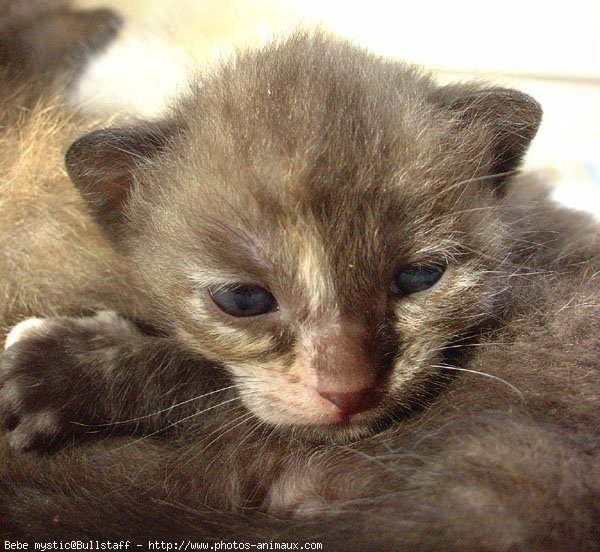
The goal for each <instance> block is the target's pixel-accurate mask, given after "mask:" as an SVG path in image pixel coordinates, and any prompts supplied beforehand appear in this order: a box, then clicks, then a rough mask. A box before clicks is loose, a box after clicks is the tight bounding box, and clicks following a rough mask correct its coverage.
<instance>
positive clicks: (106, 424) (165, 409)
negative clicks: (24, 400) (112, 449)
mask: <svg viewBox="0 0 600 552" xmlns="http://www.w3.org/2000/svg"><path fill="white" fill-rule="evenodd" d="M236 387H237V385H229V386H227V387H222V388H221V389H217V390H216V391H210V392H209V393H204V394H203V395H197V396H196V397H192V398H191V399H186V400H185V401H181V402H179V403H177V404H174V405H171V406H168V407H167V408H163V409H162V410H157V411H156V412H152V413H151V414H144V415H143V416H137V417H136V418H129V419H128V420H119V421H118V422H107V423H105V424H83V423H81V422H71V423H72V424H73V425H78V426H83V427H108V426H116V425H121V424H127V423H130V422H137V421H139V420H145V419H146V418H152V417H153V416H157V415H158V414H163V413H164V412H170V411H172V410H174V409H175V408H178V407H180V406H183V405H185V404H188V403H191V402H193V401H197V400H200V399H203V398H204V397H208V396H210V395H215V394H216V393H222V392H223V391H228V390H229V389H235V388H236ZM217 406H218V405H217ZM211 408H213V407H211ZM207 410H210V408H209V409H207Z"/></svg>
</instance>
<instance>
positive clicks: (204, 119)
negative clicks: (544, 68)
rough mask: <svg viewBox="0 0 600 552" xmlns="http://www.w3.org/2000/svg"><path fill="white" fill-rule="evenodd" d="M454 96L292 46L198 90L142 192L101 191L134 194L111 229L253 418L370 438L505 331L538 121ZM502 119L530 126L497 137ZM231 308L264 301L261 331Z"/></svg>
mask: <svg viewBox="0 0 600 552" xmlns="http://www.w3.org/2000/svg"><path fill="white" fill-rule="evenodd" d="M460 92H461V93H460V94H457V93H451V91H448V89H440V88H436V87H435V86H434V85H433V84H432V83H431V81H430V80H429V79H428V78H427V77H424V76H422V75H419V74H418V73H416V72H415V71H414V70H410V69H406V68H404V67H403V66H400V65H398V64H395V63H390V62H384V61H381V60H379V59H376V58H373V57H371V56H368V55H367V54H365V53H363V52H360V51H357V50H356V49H354V48H353V47H352V46H349V45H347V44H344V43H337V42H331V41H328V40H326V39H323V38H322V37H316V38H312V39H311V38H307V37H296V38H295V39H293V40H292V41H290V42H289V43H287V44H285V45H282V46H279V47H273V48H272V49H267V50H265V51H264V52H262V53H260V54H258V55H257V56H256V57H247V58H242V59H240V60H239V62H238V64H237V65H236V66H231V67H226V68H225V69H224V70H223V72H222V74H221V75H218V76H216V77H215V78H214V79H213V80H209V81H208V82H205V83H202V84H200V85H199V86H198V88H197V90H196V91H195V92H194V93H193V94H192V95H191V97H190V98H188V99H187V100H186V101H184V102H183V103H182V105H181V106H180V108H179V111H177V112H176V113H175V114H174V116H173V118H172V120H171V122H170V123H168V125H167V126H168V127H169V128H171V130H170V131H168V132H164V136H165V137H166V138H165V144H166V145H164V147H161V148H155V149H156V150H158V149H159V150H160V152H158V153H157V152H156V151H154V152H153V153H152V154H149V153H148V152H147V150H148V149H152V148H148V147H146V149H144V150H143V151H144V155H145V156H146V157H147V158H149V159H150V161H149V162H148V163H143V164H142V165H141V166H138V167H137V168H135V169H134V170H133V171H132V172H133V174H134V177H133V178H131V177H130V174H131V172H128V173H124V174H125V176H123V175H119V176H118V177H115V176H114V170H113V172H111V173H110V175H109V177H105V178H104V180H105V189H104V191H103V192H102V193H103V194H104V195H103V197H104V198H106V197H108V198H109V203H110V201H112V200H110V198H111V197H112V196H111V193H112V192H107V191H106V181H109V182H110V183H113V182H117V184H116V185H114V186H113V185H112V184H109V186H108V189H109V190H117V196H119V193H120V192H119V191H120V190H122V189H127V193H128V194H129V195H128V196H127V198H126V199H123V198H122V197H121V196H119V199H118V200H117V201H113V202H112V203H113V207H112V209H113V210H114V211H116V212H118V213H121V212H124V215H123V216H122V217H121V220H118V221H116V222H115V217H114V216H113V215H111V216H110V217H108V219H107V220H108V222H106V220H105V219H103V218H102V217H103V215H102V213H101V214H100V216H99V219H100V221H101V222H103V220H104V224H105V225H106V226H107V227H109V232H111V233H113V235H116V236H117V240H118V242H119V244H120V246H121V247H123V248H124V249H125V250H127V251H128V252H129V254H130V256H131V257H132V258H133V260H134V263H135V264H136V266H137V267H138V268H139V271H140V274H141V275H142V277H143V282H144V286H145V287H146V289H147V290H148V294H149V296H150V297H151V298H152V300H153V303H154V305H155V306H156V308H157V311H158V312H160V313H162V315H163V317H164V318H165V319H167V320H168V322H169V323H170V324H171V325H172V327H173V328H174V331H175V333H176V334H177V335H178V337H179V338H180V339H181V340H182V341H183V342H185V343H186V344H187V345H188V346H189V347H191V348H192V349H194V350H196V351H197V352H198V353H199V354H201V355H204V356H206V357H208V358H211V359H214V360H215V361H217V362H218V363H220V364H222V365H223V366H225V367H226V369H228V370H229V372H230V373H231V375H232V377H233V379H234V380H235V382H236V383H237V385H238V391H239V394H240V396H241V397H242V400H243V401H244V403H245V404H246V405H247V407H248V408H249V409H250V410H251V411H252V412H253V413H254V414H256V415H257V416H258V417H259V418H260V419H262V420H264V421H266V422H268V423H271V424H274V425H279V426H293V427H303V428H304V430H305V431H306V432H307V433H313V434H317V435H319V436H323V435H325V436H330V437H332V438H335V439H345V438H349V437H354V436H357V435H361V434H365V433H368V432H369V431H372V430H373V428H374V427H375V426H376V425H377V424H378V423H379V422H383V421H385V420H386V419H389V417H390V416H391V415H392V414H393V413H394V412H395V411H398V410H399V409H400V410H402V409H408V408H410V407H411V406H412V405H414V404H415V402H418V400H419V399H420V398H421V397H422V396H423V394H424V393H425V391H426V384H427V381H428V380H429V378H430V377H431V376H433V375H434V374H436V373H437V372H438V370H439V368H438V365H439V363H440V362H441V361H442V358H443V349H444V347H445V346H446V345H448V344H449V343H451V342H453V341H454V340H456V339H457V338H460V337H461V336H464V335H465V334H467V333H468V332H469V331H470V330H471V329H472V328H474V327H475V326H476V325H478V324H480V323H482V322H484V321H485V320H486V319H487V318H488V317H490V316H491V315H492V311H493V309H494V302H495V301H497V300H498V296H499V293H500V291H501V289H502V278H501V274H502V263H503V261H504V260H505V259H506V257H507V253H508V247H509V246H508V244H507V242H506V240H505V231H504V229H503V226H502V223H501V208H500V207H499V206H498V199H497V195H498V193H497V192H498V189H497V188H498V178H497V177H496V176H495V175H496V173H498V172H503V171H505V170H510V169H511V168H512V167H513V166H514V164H516V162H517V161H518V158H519V157H520V155H521V154H522V152H523V150H524V148H525V147H526V143H527V140H525V141H524V143H523V144H522V146H519V145H518V140H517V139H513V140H507V138H506V136H505V134H506V133H509V134H510V133H513V134H514V133H515V132H516V131H515V127H516V128H519V129H520V130H521V133H520V135H519V136H520V137H521V138H522V136H523V135H530V136H531V137H532V136H533V134H534V133H535V128H537V123H538V122H539V108H538V107H537V104H535V103H534V102H532V101H531V100H529V99H528V98H527V97H525V96H522V95H519V94H518V93H510V92H507V91H501V92H498V93H489V92H486V91H485V89H484V91H483V92H481V91H480V90H479V89H477V88H467V89H465V90H463V89H461V91H460ZM469 94H471V95H472V96H473V97H474V98H475V100H474V101H471V102H470V103H469V102H468V101H466V100H465V97H468V96H469ZM502 94H504V95H507V94H508V98H509V103H510V102H512V104H514V105H513V107H512V108H507V107H506V105H505V104H506V101H505V100H506V98H505V97H503V96H502ZM490 95H491V96H492V97H491V99H490ZM457 98H458V100H457ZM524 98H527V100H525V99H524ZM465 102H466V103H465ZM527 102H530V103H529V104H528V103H527ZM488 104H489V105H488ZM456 105H458V107H456ZM465 106H466V107H465ZM507 110H508V111H509V112H510V113H511V114H513V115H514V114H517V115H518V114H519V113H520V114H521V116H520V117H517V119H518V120H517V121H515V124H514V125H513V126H510V125H509V127H507V128H508V130H506V129H504V131H503V127H502V126H501V125H505V126H506V125H507V121H509V120H510V117H508V118H507V117H506V111H507ZM519 110H520V111H519ZM480 111H481V112H482V113H483V116H482V115H481V114H480ZM493 114H497V115H498V117H500V121H501V122H499V123H497V124H496V123H493V120H494V119H493V117H492V115H493ZM524 114H527V115H528V116H529V119H530V120H527V118H526V117H525V116H524ZM490 121H492V122H490ZM532 121H533V122H532ZM530 127H532V128H533V130H532V129H531V128H530ZM173 128H174V129H176V130H173ZM523 129H526V130H525V131H523ZM527 133H529V134H527ZM134 135H135V134H133V136H134ZM157 135H158V134H157V132H156V131H154V134H152V136H154V138H156V136H157ZM103 136H104V137H103V139H102V140H98V139H93V138H90V139H87V141H86V138H85V137H84V138H83V139H82V140H80V144H79V145H78V144H77V143H76V144H75V146H73V148H72V149H75V150H76V151H77V153H78V156H77V159H75V156H74V155H72V156H71V157H69V155H68V156H67V166H68V168H69V170H70V174H71V175H72V177H73V180H74V181H75V183H76V184H77V185H78V186H79V187H80V188H81V189H83V190H84V192H86V193H87V194H88V195H90V194H91V195H93V194H94V190H95V188H94V185H93V184H92V185H90V183H89V178H87V179H86V177H85V176H82V175H85V174H88V175H89V174H90V170H89V159H88V161H86V155H87V158H90V155H88V154H87V152H88V150H90V149H91V150H93V148H94V147H95V148H96V149H97V148H98V147H99V146H98V143H99V142H100V143H102V142H104V143H106V136H105V135H103ZM146 136H148V132H146ZM119 139H120V141H121V142H123V140H124V138H123V135H122V134H120V138H119ZM141 142H142V140H140V139H139V138H138V139H137V141H136V142H135V144H138V145H139V144H140V143H141ZM154 142H156V140H154ZM146 143H149V142H148V140H146ZM128 147H130V148H132V146H130V145H128ZM123 149H125V148H122V147H121V148H120V150H121V151H122V150H123ZM140 151H141V150H140ZM118 155H121V154H118ZM93 156H95V157H93ZM138 157H139V156H138ZM96 158H98V154H97V151H96V152H94V153H93V154H92V161H93V160H94V159H96ZM80 159H83V161H80ZM122 162H123V159H122V155H121V157H119V163H122ZM78 163H82V164H83V165H84V166H83V167H78V165H77V164H78ZM86 163H87V166H85V164H86ZM119 163H115V165H114V167H117V168H118V167H119V166H120V165H119ZM86 170H87V172H85V171H86ZM97 180H102V179H99V178H96V181H97ZM130 190H132V191H131V192H130ZM96 197H97V196H96ZM104 203H105V205H104V206H103V209H104V212H105V211H106V200H104ZM92 205H93V202H92ZM114 205H116V207H114ZM121 206H124V207H121ZM119 216H121V215H119ZM117 218H119V217H117ZM115 227H116V228H117V229H118V230H117V231H115V230H114V228H115ZM407 282H408V283H407ZM240 286H242V290H241V291H240ZM236 288H237V289H238V292H237V296H235V297H232V296H231V293H233V292H232V289H236ZM261 294H262V295H261ZM236 297H237V299H236ZM236 300H238V301H242V303H239V304H241V305H242V307H243V308H248V304H249V303H248V301H251V302H252V301H257V302H258V303H253V305H258V307H256V308H257V312H258V314H255V315H252V316H238V315H236V314H235V312H236V311H235V309H237V308H238V306H239V305H238V304H237V303H235V301H236ZM219 301H221V302H222V303H223V302H224V303H223V304H221V305H219ZM227 301H229V303H227ZM232 301H233V303H232ZM260 301H263V302H264V305H263V304H262V303H260ZM234 303H235V304H234ZM232 304H233V305H234V306H233V307H231V305H232ZM223 305H225V306H226V308H225V309H224V308H223ZM227 305H229V306H227ZM236 305H238V306H236ZM265 305H266V306H265ZM232 308H233V309H234V310H233V312H234V314H231V312H227V311H228V310H229V311H232ZM252 308H255V306H253V307H252ZM247 312H253V311H252V309H250V310H249V311H247Z"/></svg>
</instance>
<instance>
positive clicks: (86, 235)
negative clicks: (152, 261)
mask: <svg viewBox="0 0 600 552" xmlns="http://www.w3.org/2000/svg"><path fill="white" fill-rule="evenodd" d="M117 27H118V18H117V17H116V16H115V15H114V14H112V13H111V12H108V11H106V10H94V11H86V12H82V11H75V10H72V9H70V8H69V3H68V2H65V1H58V0H57V1H52V0H28V1H27V2H23V1H21V0H4V1H0V85H1V86H0V164H1V166H2V171H1V173H0V235H1V236H2V239H1V242H2V244H1V245H0V298H1V299H0V337H1V338H2V339H3V338H4V337H5V336H6V333H7V332H8V331H9V329H10V328H11V327H12V326H14V325H15V324H16V323H17V322H19V321H20V320H22V319H23V318H26V317H28V316H52V315H66V314H71V315H73V314H78V313H81V312H82V310H83V309H88V308H100V309H101V308H105V309H106V308H119V309H120V310H121V312H134V311H135V302H136V301H135V299H134V296H135V292H134V290H133V288H131V285H130V282H129V281H128V269H127V262H126V259H124V258H122V257H121V256H119V255H116V254H115V253H114V251H113V249H112V248H111V246H110V245H109V243H108V241H107V240H106V238H105V237H104V236H103V235H102V234H101V232H100V231H99V229H98V228H97V227H96V225H95V224H94V222H93V220H92V218H91V216H90V213H89V211H88V209H87V207H86V206H85V204H84V202H83V201H82V199H81V197H80V195H79V194H78V193H77V191H76V190H75V189H74V188H73V185H72V184H71V182H70V181H69V179H68V177H67V176H66V174H65V171H64V168H63V159H64V152H65V150H66V148H67V146H68V145H69V144H70V143H71V142H72V141H73V140H74V139H75V138H76V137H77V136H78V135H80V134H81V133H82V132H85V131H87V130H89V129H90V128H91V127H92V126H94V125H96V126H97V125H98V124H99V123H98V121H97V120H94V119H85V118H83V117H81V115H80V113H79V112H78V111H77V110H74V109H66V108H65V106H64V105H63V98H64V95H65V90H66V89H68V88H69V87H70V86H71V85H72V82H73V80H74V79H75V78H76V77H77V74H78V73H79V71H81V69H82V68H83V67H84V66H85V65H86V60H87V59H88V56H89V54H91V53H93V52H94V51H96V50H98V49H100V48H102V47H103V45H104V44H105V43H106V42H108V41H109V40H110V39H111V37H112V36H114V34H115V32H116V30H117Z"/></svg>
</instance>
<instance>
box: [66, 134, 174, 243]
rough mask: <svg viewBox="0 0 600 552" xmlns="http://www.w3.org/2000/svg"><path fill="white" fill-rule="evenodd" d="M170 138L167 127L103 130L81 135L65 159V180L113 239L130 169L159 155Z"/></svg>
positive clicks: (118, 230)
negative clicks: (76, 191)
mask: <svg viewBox="0 0 600 552" xmlns="http://www.w3.org/2000/svg"><path fill="white" fill-rule="evenodd" d="M172 135H173V132H172V128H171V127H169V126H167V125H158V124H157V125H156V126H148V127H131V128H105V129H99V130H94V131H92V132H90V133H88V134H84V135H83V136H82V137H81V138H79V139H78V140H76V141H75V142H74V143H73V144H71V146H70V147H69V149H68V150H67V153H66V156H65V165H66V168H67V173H68V174H69V177H70V178H71V180H72V181H73V184H75V187H76V188H77V189H78V190H79V192H80V193H81V195H82V196H83V198H84V199H85V200H86V202H87V203H88V205H89V206H90V208H91V209H92V214H93V215H94V218H95V219H96V221H97V222H98V224H100V226H101V227H102V228H103V229H104V231H105V232H106V233H107V234H108V235H109V237H111V238H112V239H115V240H117V239H118V238H119V236H120V234H121V227H122V224H123V210H124V208H125V206H126V204H127V200H128V199H129V196H130V194H131V191H132V188H133V185H134V182H135V177H134V170H135V169H136V168H138V167H139V166H140V165H142V164H143V163H144V162H145V161H148V160H149V159H151V158H152V157H154V156H156V155H159V154H160V153H161V152H163V151H164V150H165V149H166V148H167V146H168V144H169V140H170V138H171V136H172Z"/></svg>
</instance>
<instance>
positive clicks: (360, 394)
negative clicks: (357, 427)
mask: <svg viewBox="0 0 600 552" xmlns="http://www.w3.org/2000/svg"><path fill="white" fill-rule="evenodd" d="M370 391H371V388H370V387H367V388H365V389H360V390H358V391H352V392H350V393H327V392H323V391H319V395H321V397H323V398H324V399H327V400H328V401H329V402H332V403H333V404H334V405H335V406H337V407H338V408H339V409H340V410H341V411H342V413H343V415H344V416H350V415H352V414H356V413H357V412H361V411H362V410H366V409H367V408H368V404H367V398H368V396H369V394H370Z"/></svg>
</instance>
